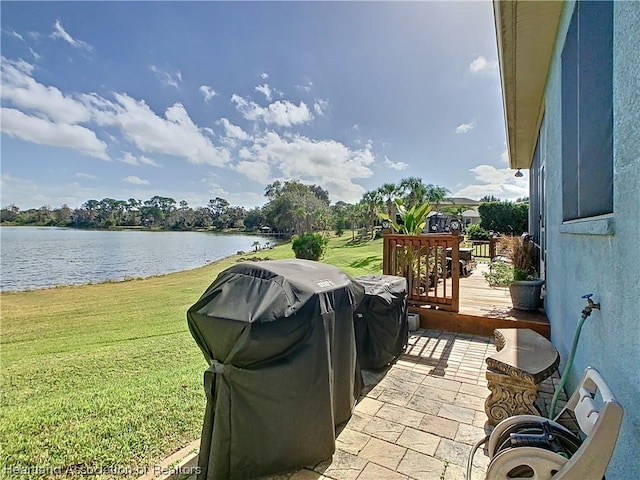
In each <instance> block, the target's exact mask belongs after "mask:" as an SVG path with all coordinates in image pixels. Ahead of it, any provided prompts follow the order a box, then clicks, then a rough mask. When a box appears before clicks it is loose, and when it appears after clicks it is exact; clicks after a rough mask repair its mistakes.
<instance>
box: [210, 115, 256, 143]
mask: <svg viewBox="0 0 640 480" xmlns="http://www.w3.org/2000/svg"><path fill="white" fill-rule="evenodd" d="M218 123H219V124H220V125H222V126H223V128H224V134H225V136H226V137H227V138H228V139H231V140H234V141H235V140H241V141H243V140H248V139H249V134H248V133H247V132H245V131H244V130H242V128H241V127H239V126H237V125H234V124H232V123H231V122H230V121H229V120H227V119H226V118H221V119H220V120H218Z"/></svg>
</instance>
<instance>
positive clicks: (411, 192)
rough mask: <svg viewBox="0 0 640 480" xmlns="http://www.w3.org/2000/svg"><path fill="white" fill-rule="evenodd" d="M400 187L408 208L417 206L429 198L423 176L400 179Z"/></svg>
mask: <svg viewBox="0 0 640 480" xmlns="http://www.w3.org/2000/svg"><path fill="white" fill-rule="evenodd" d="M399 187H400V191H401V192H402V195H403V197H404V203H405V204H406V206H407V208H411V207H415V206H417V205H420V204H422V203H424V202H425V201H426V200H427V186H426V185H425V184H424V182H423V181H422V179H421V178H418V177H408V178H403V179H402V180H400V185H399Z"/></svg>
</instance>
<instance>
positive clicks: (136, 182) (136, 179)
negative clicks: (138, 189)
mask: <svg viewBox="0 0 640 480" xmlns="http://www.w3.org/2000/svg"><path fill="white" fill-rule="evenodd" d="M122 181H123V182H126V183H130V184H132V185H149V180H143V179H142V178H140V177H136V176H135V175H130V176H128V177H124V178H123V179H122Z"/></svg>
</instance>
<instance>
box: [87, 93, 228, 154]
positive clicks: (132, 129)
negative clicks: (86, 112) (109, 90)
mask: <svg viewBox="0 0 640 480" xmlns="http://www.w3.org/2000/svg"><path fill="white" fill-rule="evenodd" d="M114 96H115V98H116V101H117V103H111V102H108V101H106V100H104V99H102V98H99V97H98V98H96V97H93V98H92V99H91V100H92V101H93V102H94V104H95V106H101V107H102V110H100V111H97V112H96V121H98V122H99V123H101V124H103V125H111V126H115V127H117V128H119V129H120V131H121V132H122V134H123V135H124V136H125V137H126V138H127V139H128V140H129V141H131V142H132V143H133V144H134V145H135V146H136V147H137V148H139V149H140V150H142V151H143V152H147V153H162V154H166V155H174V156H177V157H184V158H186V159H187V160H188V161H190V162H192V163H196V164H209V165H223V164H225V163H227V162H228V161H229V152H228V151H227V150H226V149H225V148H222V147H216V146H214V145H213V144H212V143H211V140H210V139H209V138H207V137H206V136H205V135H204V134H203V131H202V129H200V128H199V127H198V126H197V125H196V124H195V123H194V122H193V120H191V118H190V117H189V114H188V113H187V111H186V109H185V108H184V106H183V105H182V104H180V103H176V104H174V105H173V106H171V107H169V108H168V109H167V110H166V111H165V113H164V118H163V117H161V116H159V115H156V113H155V112H153V111H152V110H151V108H149V106H148V105H147V104H146V103H145V102H144V100H136V99H134V98H131V97H129V96H128V95H126V94H123V93H116V94H114Z"/></svg>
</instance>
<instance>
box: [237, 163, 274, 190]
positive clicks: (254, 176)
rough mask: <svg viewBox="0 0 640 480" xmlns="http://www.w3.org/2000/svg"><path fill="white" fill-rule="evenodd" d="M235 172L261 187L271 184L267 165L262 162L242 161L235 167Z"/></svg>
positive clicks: (269, 169)
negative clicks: (259, 184)
mask: <svg viewBox="0 0 640 480" xmlns="http://www.w3.org/2000/svg"><path fill="white" fill-rule="evenodd" d="M235 170H236V171H237V172H238V173H241V174H242V175H244V176H245V177H247V178H248V179H249V180H253V181H254V182H258V183H261V184H262V185H267V184H268V183H271V181H272V178H273V177H272V175H271V168H270V167H269V164H268V163H267V162H264V161H257V162H251V161H246V160H243V161H240V162H238V164H237V165H236V166H235Z"/></svg>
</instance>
